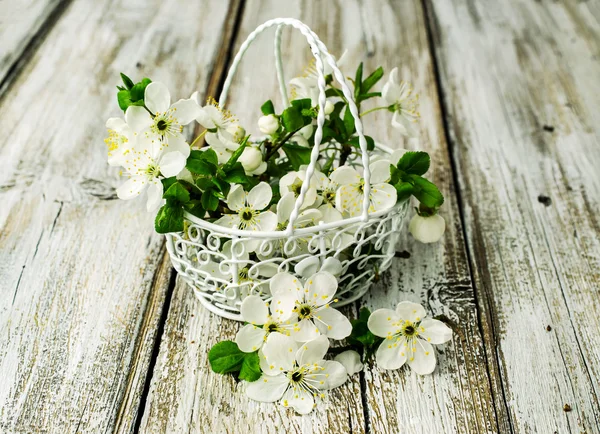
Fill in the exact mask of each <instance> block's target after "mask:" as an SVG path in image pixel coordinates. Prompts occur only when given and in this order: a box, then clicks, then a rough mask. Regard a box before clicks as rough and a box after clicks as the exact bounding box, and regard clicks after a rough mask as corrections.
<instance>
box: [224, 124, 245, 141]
mask: <svg viewBox="0 0 600 434" xmlns="http://www.w3.org/2000/svg"><path fill="white" fill-rule="evenodd" d="M226 131H227V132H228V133H229V134H231V135H232V136H233V140H234V141H235V142H236V143H239V142H241V141H242V139H243V138H244V136H245V135H246V130H245V129H244V128H242V127H241V126H240V125H238V124H231V125H229V126H228V127H227V129H226Z"/></svg>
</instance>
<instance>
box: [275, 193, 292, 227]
mask: <svg viewBox="0 0 600 434" xmlns="http://www.w3.org/2000/svg"><path fill="white" fill-rule="evenodd" d="M295 204H296V196H294V193H292V192H291V191H290V192H288V193H286V194H284V195H283V196H282V197H281V199H279V202H278V203H277V221H278V222H279V223H285V222H287V221H288V220H289V219H290V215H291V214H292V211H293V210H294V205H295Z"/></svg>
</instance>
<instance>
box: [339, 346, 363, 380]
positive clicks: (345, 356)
mask: <svg viewBox="0 0 600 434" xmlns="http://www.w3.org/2000/svg"><path fill="white" fill-rule="evenodd" d="M333 360H335V361H336V362H339V363H341V364H342V365H343V366H344V368H346V372H347V373H348V375H350V376H352V375H354V374H356V373H357V372H360V371H362V370H363V368H364V365H363V364H362V362H361V361H360V355H359V354H358V353H357V352H356V351H352V350H348V351H344V352H343V353H340V354H338V355H337V356H335V357H334V358H333Z"/></svg>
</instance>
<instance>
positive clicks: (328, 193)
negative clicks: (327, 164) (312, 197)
mask: <svg viewBox="0 0 600 434" xmlns="http://www.w3.org/2000/svg"><path fill="white" fill-rule="evenodd" d="M319 180H320V182H318V183H317V193H318V194H319V197H320V198H321V203H322V204H321V206H319V208H318V209H319V211H321V214H323V221H324V222H325V223H331V222H335V221H339V220H342V219H343V218H344V217H343V216H342V213H341V212H340V211H339V210H338V209H337V208H336V200H335V198H336V194H337V190H338V188H339V187H340V185H339V184H338V183H337V182H335V181H332V180H331V179H329V178H327V177H325V178H319Z"/></svg>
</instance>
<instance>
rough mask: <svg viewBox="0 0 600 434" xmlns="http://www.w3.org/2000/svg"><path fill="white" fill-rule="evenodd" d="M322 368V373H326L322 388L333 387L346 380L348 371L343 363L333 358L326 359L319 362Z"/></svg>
mask: <svg viewBox="0 0 600 434" xmlns="http://www.w3.org/2000/svg"><path fill="white" fill-rule="evenodd" d="M321 366H322V367H323V368H324V369H323V371H321V373H322V374H325V375H327V379H326V380H325V384H324V386H325V387H324V388H326V389H335V388H336V387H339V386H341V385H342V384H344V383H345V382H346V381H348V372H347V371H346V368H345V367H344V365H343V364H341V363H340V362H337V361H334V360H326V361H323V362H322V363H321Z"/></svg>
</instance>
